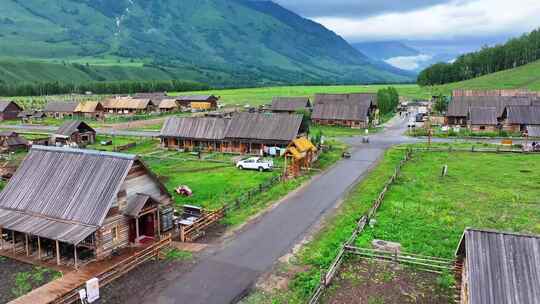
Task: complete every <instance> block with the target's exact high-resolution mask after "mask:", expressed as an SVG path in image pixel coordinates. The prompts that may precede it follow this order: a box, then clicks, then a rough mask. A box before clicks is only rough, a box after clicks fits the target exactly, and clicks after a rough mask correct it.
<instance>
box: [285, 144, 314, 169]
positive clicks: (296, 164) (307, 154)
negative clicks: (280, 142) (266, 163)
mask: <svg viewBox="0 0 540 304" xmlns="http://www.w3.org/2000/svg"><path fill="white" fill-rule="evenodd" d="M316 155H317V148H316V147H315V145H313V143H312V142H311V141H310V140H309V139H307V138H306V137H299V138H297V139H295V140H293V141H292V142H291V143H290V144H289V146H288V147H287V150H286V152H285V159H286V167H287V171H286V175H287V177H289V178H292V177H296V176H298V175H300V172H301V171H302V170H309V169H310V168H311V164H312V163H313V161H315V157H316Z"/></svg>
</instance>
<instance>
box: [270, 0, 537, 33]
mask: <svg viewBox="0 0 540 304" xmlns="http://www.w3.org/2000/svg"><path fill="white" fill-rule="evenodd" d="M274 1H275V2H277V3H279V4H281V5H283V6H285V7H286V8H288V9H291V10H293V11H295V12H296V13H298V14H300V15H302V16H304V17H308V18H310V19H313V20H315V21H317V22H319V23H322V24H323V25H325V26H326V27H328V28H329V29H331V30H333V31H335V32H336V33H338V34H340V35H341V36H343V37H344V38H345V39H347V40H349V41H350V42H357V41H373V40H449V41H452V40H454V41H471V40H472V41H478V42H479V43H481V42H482V41H484V40H485V41H486V43H489V42H491V41H498V40H504V39H506V38H508V37H512V36H515V35H519V34H521V33H524V32H528V31H531V30H532V29H534V28H537V27H540V17H539V16H540V0H274Z"/></svg>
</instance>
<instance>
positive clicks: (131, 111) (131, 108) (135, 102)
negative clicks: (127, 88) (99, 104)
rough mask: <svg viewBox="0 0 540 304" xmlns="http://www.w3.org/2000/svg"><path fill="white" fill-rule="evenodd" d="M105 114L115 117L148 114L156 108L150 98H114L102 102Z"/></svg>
mask: <svg viewBox="0 0 540 304" xmlns="http://www.w3.org/2000/svg"><path fill="white" fill-rule="evenodd" d="M103 107H104V109H105V113H107V114H116V115H135V114H148V113H151V112H154V111H155V110H156V109H157V107H156V105H155V104H154V102H153V101H152V100H151V99H150V98H144V99H143V98H141V99H139V98H137V99H136V98H131V97H115V98H111V99H107V100H105V101H104V102H103Z"/></svg>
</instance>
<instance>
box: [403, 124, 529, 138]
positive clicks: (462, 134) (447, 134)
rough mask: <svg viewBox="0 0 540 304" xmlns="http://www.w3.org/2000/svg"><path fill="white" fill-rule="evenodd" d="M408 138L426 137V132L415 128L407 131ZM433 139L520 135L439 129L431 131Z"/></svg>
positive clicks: (504, 132)
mask: <svg viewBox="0 0 540 304" xmlns="http://www.w3.org/2000/svg"><path fill="white" fill-rule="evenodd" d="M407 135H408V136H414V137H419V136H428V130H427V129H425V128H417V129H415V130H413V131H407ZM433 137H437V138H471V137H485V138H497V137H521V133H509V132H506V131H499V132H473V131H471V130H467V129H461V130H460V131H459V132H456V131H454V130H449V131H442V129H441V128H440V127H436V128H434V129H433Z"/></svg>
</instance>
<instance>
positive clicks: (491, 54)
mask: <svg viewBox="0 0 540 304" xmlns="http://www.w3.org/2000/svg"><path fill="white" fill-rule="evenodd" d="M539 59H540V30H534V31H532V32H531V33H529V34H526V35H523V36H521V37H519V38H514V39H512V40H510V41H508V42H507V43H505V44H503V45H497V46H495V47H485V48H483V49H482V50H480V51H478V52H474V53H470V54H465V55H462V56H460V57H459V58H457V60H456V61H455V62H453V63H438V64H435V65H433V66H431V67H429V68H427V69H425V70H424V71H422V72H421V73H420V75H419V76H418V84H420V85H437V84H446V83H451V82H458V81H462V80H468V79H473V78H476V77H480V76H483V75H488V74H491V73H495V72H499V71H504V70H508V69H513V68H516V67H519V66H523V65H526V64H529V63H532V62H534V61H536V60H539Z"/></svg>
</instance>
